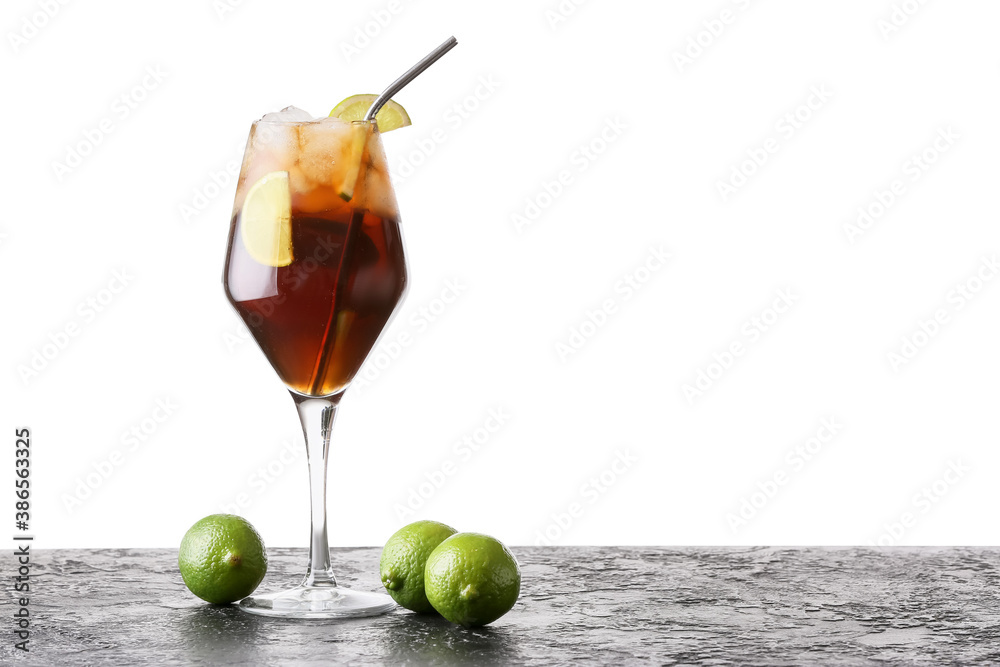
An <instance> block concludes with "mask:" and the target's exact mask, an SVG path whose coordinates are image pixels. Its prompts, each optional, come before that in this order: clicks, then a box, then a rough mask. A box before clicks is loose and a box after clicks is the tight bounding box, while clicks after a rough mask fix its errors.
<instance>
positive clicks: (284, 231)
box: [240, 171, 294, 267]
mask: <svg viewBox="0 0 1000 667" xmlns="http://www.w3.org/2000/svg"><path fill="white" fill-rule="evenodd" d="M240 228H241V229H242V237H243V245H244V246H245V247H246V249H247V252H248V253H250V256H251V257H253V258H254V259H255V260H256V261H258V262H260V263H261V264H265V265H267V266H274V267H279V266H288V265H289V264H291V263H292V259H294V257H293V255H292V194H291V190H290V189H289V187H288V172H287V171H272V172H271V173H269V174H265V175H264V176H263V177H262V178H261V179H260V180H259V181H257V182H256V183H254V184H253V185H252V186H251V187H250V189H249V190H248V191H247V196H246V198H245V199H244V200H243V211H242V213H241V214H240Z"/></svg>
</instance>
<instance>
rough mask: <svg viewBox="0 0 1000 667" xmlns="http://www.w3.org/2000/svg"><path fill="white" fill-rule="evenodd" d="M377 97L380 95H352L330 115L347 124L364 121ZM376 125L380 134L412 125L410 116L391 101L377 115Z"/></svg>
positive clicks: (334, 108)
mask: <svg viewBox="0 0 1000 667" xmlns="http://www.w3.org/2000/svg"><path fill="white" fill-rule="evenodd" d="M376 97H378V95H351V96H350V97H348V98H347V99H346V100H343V101H341V103H340V104H338V105H337V106H335V107H333V110H332V111H331V112H330V115H331V116H335V117H337V118H340V119H341V120H346V121H347V122H351V121H355V120H362V119H363V118H364V117H365V114H366V113H368V108H369V107H371V105H372V102H374V101H375V98H376ZM375 124H376V125H378V131H379V132H390V131H392V130H398V129H399V128H401V127H406V126H407V125H409V124H410V115H409V114H408V113H406V109H404V108H403V107H402V106H401V105H399V104H397V103H396V102H393V101H392V100H389V101H388V102H386V103H385V106H383V107H382V108H381V109H379V110H378V113H377V114H375Z"/></svg>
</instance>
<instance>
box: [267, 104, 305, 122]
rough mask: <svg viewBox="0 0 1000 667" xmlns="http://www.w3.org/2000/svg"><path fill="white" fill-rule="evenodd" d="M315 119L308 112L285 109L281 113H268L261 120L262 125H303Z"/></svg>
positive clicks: (296, 108) (298, 109)
mask: <svg viewBox="0 0 1000 667" xmlns="http://www.w3.org/2000/svg"><path fill="white" fill-rule="evenodd" d="M312 119H313V115H312V114H311V113H309V112H308V111H303V110H302V109H300V108H298V107H294V106H293V107H285V108H284V109H282V110H281V111H272V112H271V113H266V114H264V116H263V117H262V118H261V119H260V122H262V123H301V122H303V121H309V120H312Z"/></svg>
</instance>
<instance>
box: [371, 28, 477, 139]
mask: <svg viewBox="0 0 1000 667" xmlns="http://www.w3.org/2000/svg"><path fill="white" fill-rule="evenodd" d="M457 45H458V40H457V39H455V38H454V37H449V38H448V39H446V40H445V41H444V43H443V44H442V45H441V46H439V47H437V48H436V49H434V50H433V51H431V52H430V53H428V54H427V55H426V56H424V59H423V60H421V61H420V62H418V63H417V64H416V65H414V66H413V67H411V68H410V69H408V70H406V73H405V74H403V76H401V77H399V78H398V79H396V80H395V81H393V82H392V83H390V84H389V87H388V88H386V89H385V90H383V91H382V94H381V95H379V96H378V97H376V98H375V101H374V102H372V105H371V107H370V108H369V109H368V113H366V114H365V120H373V119H374V118H375V114H377V113H378V110H379V109H381V108H382V105H384V104H385V103H386V102H388V101H389V98H390V97H392V96H393V95H395V94H396V93H398V92H399V91H400V90H402V89H403V86H405V85H406V84H408V83H409V82H411V81H413V80H414V79H415V78H417V75H418V74H420V73H421V72H423V71H424V70H425V69H427V68H428V67H430V66H431V65H433V64H434V63H435V62H437V60H438V58H440V57H441V56H443V55H444V54H446V53H448V51H451V50H452V49H453V48H454V47H455V46H457Z"/></svg>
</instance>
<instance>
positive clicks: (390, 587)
mask: <svg viewBox="0 0 1000 667" xmlns="http://www.w3.org/2000/svg"><path fill="white" fill-rule="evenodd" d="M454 534H455V529H454V528H452V527H451V526H446V525H444V524H443V523H438V522H437V521H415V522H414V523H411V524H410V525H408V526H403V527H402V528H400V529H399V530H397V531H396V532H395V533H394V534H393V536H392V537H390V538H389V541H388V542H386V543H385V547H384V548H383V549H382V558H381V559H379V576H380V577H381V579H382V585H383V586H385V589H386V590H387V591H388V592H389V595H390V596H392V599H393V600H395V601H396V602H398V603H399V604H400V605H402V606H404V607H406V608H407V609H410V610H412V611H417V612H420V613H428V612H433V611H434V608H433V607H432V606H431V604H430V602H428V601H427V596H426V595H424V565H425V564H426V563H427V557H428V556H430V555H431V552H432V551H434V549H436V548H437V546H438V545H439V544H441V542H443V541H444V540H445V539H447V538H448V537H450V536H452V535H454Z"/></svg>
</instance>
